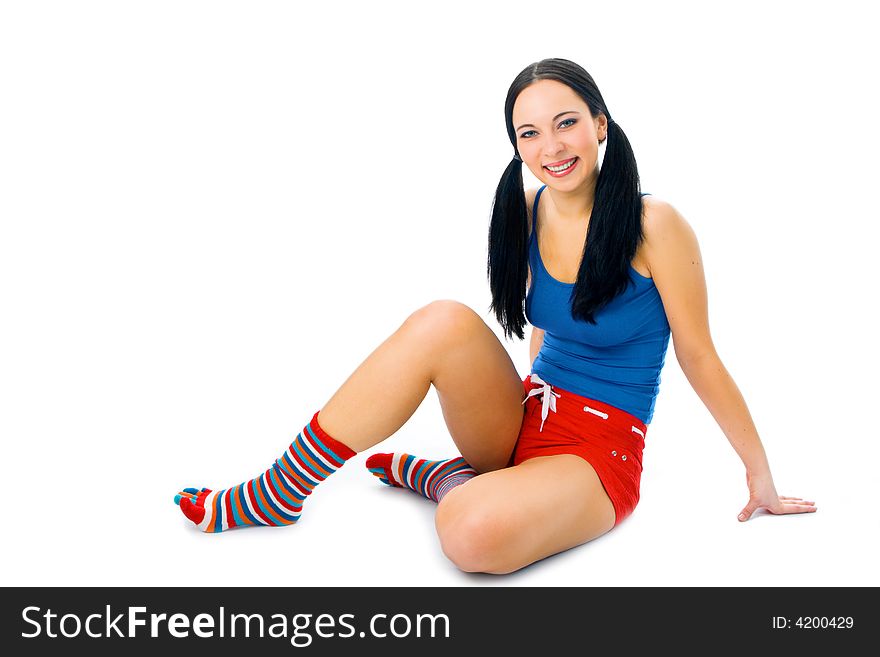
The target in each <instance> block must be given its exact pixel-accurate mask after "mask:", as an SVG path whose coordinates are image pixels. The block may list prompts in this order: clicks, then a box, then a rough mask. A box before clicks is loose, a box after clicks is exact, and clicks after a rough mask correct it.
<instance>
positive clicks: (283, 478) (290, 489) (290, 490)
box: [273, 459, 306, 503]
mask: <svg viewBox="0 0 880 657" xmlns="http://www.w3.org/2000/svg"><path fill="white" fill-rule="evenodd" d="M280 461H281V459H278V461H275V465H274V466H273V469H274V470H275V476H276V477H278V481H280V482H281V485H282V486H283V487H284V492H285V493H286V494H287V495H289V496H290V497H292V498H293V499H295V500H297V501H298V502H299V503H302V502H305V501H306V496H305V495H304V494H303V493H301V492H300V491H299V490H298V489H297V488H296V485H295V484H294V483H291V482H290V481H288V478H290V473H289V472H287V471H286V470H285V469H284V466H282V465H281V463H280Z"/></svg>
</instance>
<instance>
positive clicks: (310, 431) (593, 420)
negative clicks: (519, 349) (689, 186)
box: [175, 59, 816, 574]
mask: <svg viewBox="0 0 880 657" xmlns="http://www.w3.org/2000/svg"><path fill="white" fill-rule="evenodd" d="M504 113H505V120H506V123H507V132H508V135H509V137H510V141H511V143H512V144H513V146H514V155H513V158H512V160H511V162H510V164H509V165H508V167H507V169H506V170H505V172H504V175H503V176H502V178H501V182H500V183H499V185H498V188H497V190H496V192H495V200H494V204H493V210H492V219H491V224H490V229H489V263H488V272H489V281H490V287H491V292H492V305H491V309H492V311H493V312H494V314H495V316H496V318H497V319H498V322H499V324H500V325H501V326H502V328H503V329H504V333H505V335H506V336H507V337H510V336H512V335H514V334H515V335H516V336H517V337H518V338H520V339H523V338H524V333H523V328H524V326H525V323H526V318H528V320H529V322H530V323H531V324H532V326H533V327H535V328H533V329H532V336H531V358H532V361H533V364H532V372H531V373H530V375H529V376H527V377H526V378H525V380H521V379H520V378H519V375H518V373H517V371H516V368H515V367H514V365H513V362H512V361H511V359H510V356H509V355H508V353H507V351H506V350H505V349H504V347H503V345H502V344H501V342H500V341H499V340H498V338H497V337H496V336H495V333H493V331H492V330H491V329H490V328H489V327H488V326H487V325H486V324H485V322H483V320H482V319H481V317H480V316H479V315H478V314H477V313H476V312H474V311H473V310H471V309H470V308H468V307H467V306H464V305H462V304H460V303H456V302H454V301H435V302H433V303H430V304H428V305H427V306H425V307H423V308H420V309H418V310H416V311H415V312H414V313H413V314H412V315H410V316H409V317H408V318H407V319H406V320H405V321H404V322H403V324H402V325H401V326H400V327H399V328H398V329H397V331H395V332H394V333H393V334H392V335H391V336H390V337H389V338H388V339H387V340H385V342H383V343H382V344H381V345H379V347H378V348H377V349H376V350H375V351H374V352H373V353H372V354H370V356H369V357H368V358H367V359H366V360H365V361H364V362H363V363H362V364H361V365H360V367H358V368H357V369H356V370H355V371H354V373H353V374H352V375H351V376H350V377H349V378H348V379H347V380H346V381H345V383H343V385H342V387H341V388H339V390H338V391H337V392H336V393H335V394H334V395H333V397H332V398H331V399H330V401H329V402H327V404H326V405H324V407H323V408H322V409H321V410H320V411H319V412H316V413H315V414H314V416H313V417H312V419H311V421H310V422H309V423H308V424H307V425H306V426H305V427H304V428H303V430H302V432H301V433H300V434H299V435H298V436H297V437H296V439H295V440H294V441H293V443H291V445H290V446H289V447H288V448H287V450H286V451H285V452H284V454H282V456H281V457H280V458H279V459H278V460H277V461H276V462H275V463H274V464H273V465H272V466H271V467H270V468H269V469H268V470H266V472H264V473H263V474H261V475H260V476H258V477H256V478H254V479H251V480H250V481H247V482H244V483H242V484H239V485H238V486H234V487H232V488H228V489H224V490H221V491H213V490H211V489H208V488H201V489H197V488H187V489H185V490H184V491H181V492H180V493H179V494H178V495H177V496H175V502H176V503H178V504H179V505H180V509H181V511H183V513H184V515H185V516H186V517H187V518H189V519H190V520H191V521H192V522H194V523H196V525H197V526H198V528H199V529H201V530H202V531H206V532H221V531H223V530H226V529H230V528H233V527H246V526H251V525H274V526H277V525H289V524H293V523H295V522H296V521H297V520H298V519H299V517H300V513H301V512H302V506H303V502H304V501H305V498H306V497H307V496H308V495H309V494H310V493H311V492H312V490H313V489H314V487H315V486H317V485H318V484H319V483H320V482H322V481H323V480H324V479H326V478H327V477H328V476H330V475H331V474H332V473H333V472H334V471H336V470H337V469H338V468H340V467H342V465H343V464H344V463H345V461H346V460H348V459H349V458H351V457H352V456H354V455H355V454H357V453H358V452H361V451H364V450H366V449H369V448H371V447H373V446H374V445H376V444H378V443H380V442H382V441H383V440H384V439H385V438H387V437H388V436H390V435H392V434H394V433H395V432H396V431H397V430H398V429H400V427H401V426H403V424H404V423H405V422H406V421H407V420H408V419H409V418H410V416H411V415H412V414H413V413H414V412H415V410H416V409H417V408H418V406H419V404H420V403H421V402H422V400H423V399H424V398H425V395H426V394H427V392H428V390H429V388H430V386H431V385H433V386H434V387H435V388H436V390H437V393H438V396H439V399H440V405H441V407H442V410H443V417H444V419H445V421H446V425H447V427H448V429H449V432H450V433H451V435H452V439H453V440H454V441H455V444H456V446H457V447H458V450H459V451H460V453H461V456H458V457H455V458H452V459H447V460H442V461H429V460H426V459H423V458H418V457H415V456H412V455H409V454H405V453H395V454H381V453H380V454H374V455H372V456H371V457H370V458H368V459H367V462H366V465H367V467H368V468H369V469H370V471H371V472H372V473H373V474H374V475H376V476H377V477H378V478H379V479H380V480H381V481H382V482H383V483H385V484H388V485H391V486H399V487H406V488H410V489H412V490H414V491H416V492H418V493H420V494H422V495H424V496H425V497H427V498H429V499H432V500H435V501H436V502H438V506H437V513H436V529H437V534H438V536H439V538H440V543H441V546H442V549H443V552H444V553H445V554H446V556H447V557H448V558H449V559H450V560H451V561H452V562H453V563H455V565H456V566H458V567H459V568H460V569H462V570H464V571H468V572H487V573H498V574H501V573H509V572H512V571H515V570H518V569H520V568H522V567H524V566H526V565H528V564H531V563H533V562H535V561H538V560H540V559H542V558H544V557H547V556H549V555H552V554H555V553H557V552H562V551H563V550H567V549H569V548H572V547H574V546H577V545H581V544H583V543H585V542H587V541H590V540H592V539H594V538H596V537H597V536H600V535H602V534H604V533H606V532H608V531H610V530H611V529H612V528H613V527H614V526H616V525H617V524H618V523H619V522H621V521H622V520H623V519H624V518H626V517H627V516H628V515H629V514H631V513H632V511H633V509H634V508H635V506H636V504H637V503H638V501H639V484H640V478H641V472H642V449H643V447H644V440H645V435H646V433H647V428H648V425H649V423H650V421H651V417H652V415H653V411H654V402H655V399H656V397H657V393H658V391H659V384H660V370H661V369H662V367H663V364H664V360H665V357H666V350H667V346H668V343H669V336H670V334H671V335H672V337H673V340H674V342H675V354H676V356H677V358H678V362H679V364H680V365H681V367H682V369H683V370H684V372H685V374H686V376H687V378H688V381H690V383H691V384H692V386H693V387H694V390H695V391H696V392H697V394H698V395H699V397H700V398H701V399H702V401H703V402H704V403H705V404H706V407H707V408H708V409H709V411H710V412H711V413H712V415H713V416H714V418H715V419H716V420H717V422H718V424H719V426H720V427H721V429H722V430H723V431H724V433H725V435H726V436H727V438H728V440H729V441H730V443H731V445H732V446H733V448H734V450H735V451H736V452H737V454H738V455H739V457H740V458H741V459H742V461H743V464H744V465H745V468H746V480H747V484H748V489H749V501H748V504H746V506H745V508H744V509H743V510H742V513H741V514H740V520H747V519H748V518H749V517H750V516H751V514H752V513H753V512H754V511H755V510H757V509H759V508H765V509H767V510H768V511H770V512H771V513H774V514H785V513H804V512H812V511H815V510H816V506H815V504H814V503H813V502H810V501H805V500H802V499H800V498H795V497H781V496H779V495H778V494H777V492H776V487H775V485H774V482H773V477H772V476H771V474H770V466H769V463H768V461H767V458H766V455H765V453H764V449H763V446H762V444H761V441H760V439H759V437H758V433H757V431H756V429H755V426H754V424H753V422H752V419H751V416H750V414H749V411H748V408H747V407H746V404H745V402H744V400H743V398H742V396H741V394H740V392H739V390H738V388H737V386H736V384H735V383H734V381H733V380H732V379H731V377H730V375H729V374H728V373H727V370H726V369H725V367H724V365H723V364H722V362H721V360H720V358H719V357H718V354H717V353H716V351H715V347H714V345H713V343H712V339H711V337H710V334H709V324H708V311H707V295H706V284H705V280H704V277H703V266H702V260H701V256H700V250H699V246H698V243H697V239H696V236H695V235H694V232H693V230H692V229H691V227H690V225H689V224H688V223H687V222H686V221H685V219H684V218H683V217H682V216H681V215H680V214H679V213H678V212H677V211H676V210H675V209H674V208H673V206H672V205H670V204H669V203H666V202H664V201H662V200H660V199H657V198H651V197H650V196H647V197H644V198H643V196H642V195H641V194H640V192H639V175H638V170H637V168H636V161H635V157H634V156H633V152H632V149H631V147H630V144H629V141H628V140H627V138H626V135H625V134H624V132H623V130H621V128H620V127H619V126H618V125H617V124H616V123H615V122H614V121H613V120H612V119H611V114H610V112H609V111H608V109H607V107H606V105H605V101H604V100H603V98H602V95H601V94H600V93H599V90H598V88H597V87H596V84H595V82H594V81H593V79H592V77H591V76H590V75H589V73H587V72H586V71H585V70H584V69H583V68H581V67H580V66H578V65H577V64H575V63H574V62H571V61H568V60H565V59H545V60H542V61H540V62H537V63H535V64H531V65H529V66H528V67H526V68H525V69H524V70H523V71H522V72H521V73H520V74H519V75H518V76H517V77H516V79H515V80H514V81H513V83H512V84H511V86H510V89H509V91H508V94H507V100H506V102H505V106H504ZM603 143H606V144H607V145H606V150H605V156H604V160H603V163H602V167H601V169H599V166H598V154H599V145H600V144H603ZM523 164H525V165H526V166H528V167H529V170H530V171H531V172H532V173H533V174H534V175H535V176H536V177H537V178H538V179H539V180H541V181H542V182H543V183H544V184H543V185H542V186H541V187H540V188H539V189H536V190H528V191H525V190H524V189H523V180H522V165H523ZM524 308H525V314H524V312H523V310H524ZM537 327H540V328H537ZM377 397H380V398H379V399H377ZM319 416H320V417H319ZM319 421H320V423H319Z"/></svg>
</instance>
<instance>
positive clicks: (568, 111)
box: [516, 110, 580, 132]
mask: <svg viewBox="0 0 880 657" xmlns="http://www.w3.org/2000/svg"><path fill="white" fill-rule="evenodd" d="M563 114H580V112H576V111H575V110H566V111H565V112H560V113H559V114H557V115H556V116H554V117H553V119H552V120H553V121H555V120H556V119H558V118H559V117H560V116H562V115H563ZM534 127H535V126H534V125H533V124H531V123H523V124H522V125H521V126H520V127H518V128H517V129H516V131H517V132H519V131H520V130H522V129H523V128H534Z"/></svg>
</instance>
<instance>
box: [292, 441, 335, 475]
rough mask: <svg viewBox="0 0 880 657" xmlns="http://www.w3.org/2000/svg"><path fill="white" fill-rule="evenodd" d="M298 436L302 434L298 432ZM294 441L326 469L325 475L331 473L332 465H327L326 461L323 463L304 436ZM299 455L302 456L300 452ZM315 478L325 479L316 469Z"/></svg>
mask: <svg viewBox="0 0 880 657" xmlns="http://www.w3.org/2000/svg"><path fill="white" fill-rule="evenodd" d="M300 436H302V434H300ZM294 443H295V444H297V447H299V448H301V449H302V450H303V451H304V452H306V454H308V455H309V457H310V458H311V459H312V461H314V462H315V463H317V464H318V465H319V466H320V467H322V468H325V469H326V470H328V473H327V477H329V476H330V475H331V474H333V471H334V468H333V466H328V465H327V464H326V463H324V461H322V460H321V457H319V456H318V455H317V454H316V453H315V452H314V450H313V449H312V446H311V445H309V442H308V440H306V439H304V438H303V439H302V440H299V439H297V440H295V441H294ZM299 455H300V456H302V452H299ZM304 460H305V459H304ZM306 462H307V463H308V461H306ZM309 467H310V468H311V466H309ZM315 478H317V479H318V481H319V482H320V481H323V480H324V479H326V477H325V476H324V474H323V473H321V472H318V471H315Z"/></svg>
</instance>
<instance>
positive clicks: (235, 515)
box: [229, 484, 245, 527]
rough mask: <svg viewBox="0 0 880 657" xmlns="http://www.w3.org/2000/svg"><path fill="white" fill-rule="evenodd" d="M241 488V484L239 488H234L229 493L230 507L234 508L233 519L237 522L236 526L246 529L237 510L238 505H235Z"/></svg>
mask: <svg viewBox="0 0 880 657" xmlns="http://www.w3.org/2000/svg"><path fill="white" fill-rule="evenodd" d="M240 486H241V484H239V485H238V486H233V487H232V489H231V490H230V491H229V498H230V499H229V506H230V507H232V519H233V520H234V521H235V524H236V525H237V526H239V527H244V526H245V522H244V520H242V519H241V516H239V515H238V510H237V509H236V508H235V507H236V506H237V505H236V504H235V500H234V499H233V498H235V497H236V496H237V494H238V491H237V490H236V489H237V488H239V487H240Z"/></svg>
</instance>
